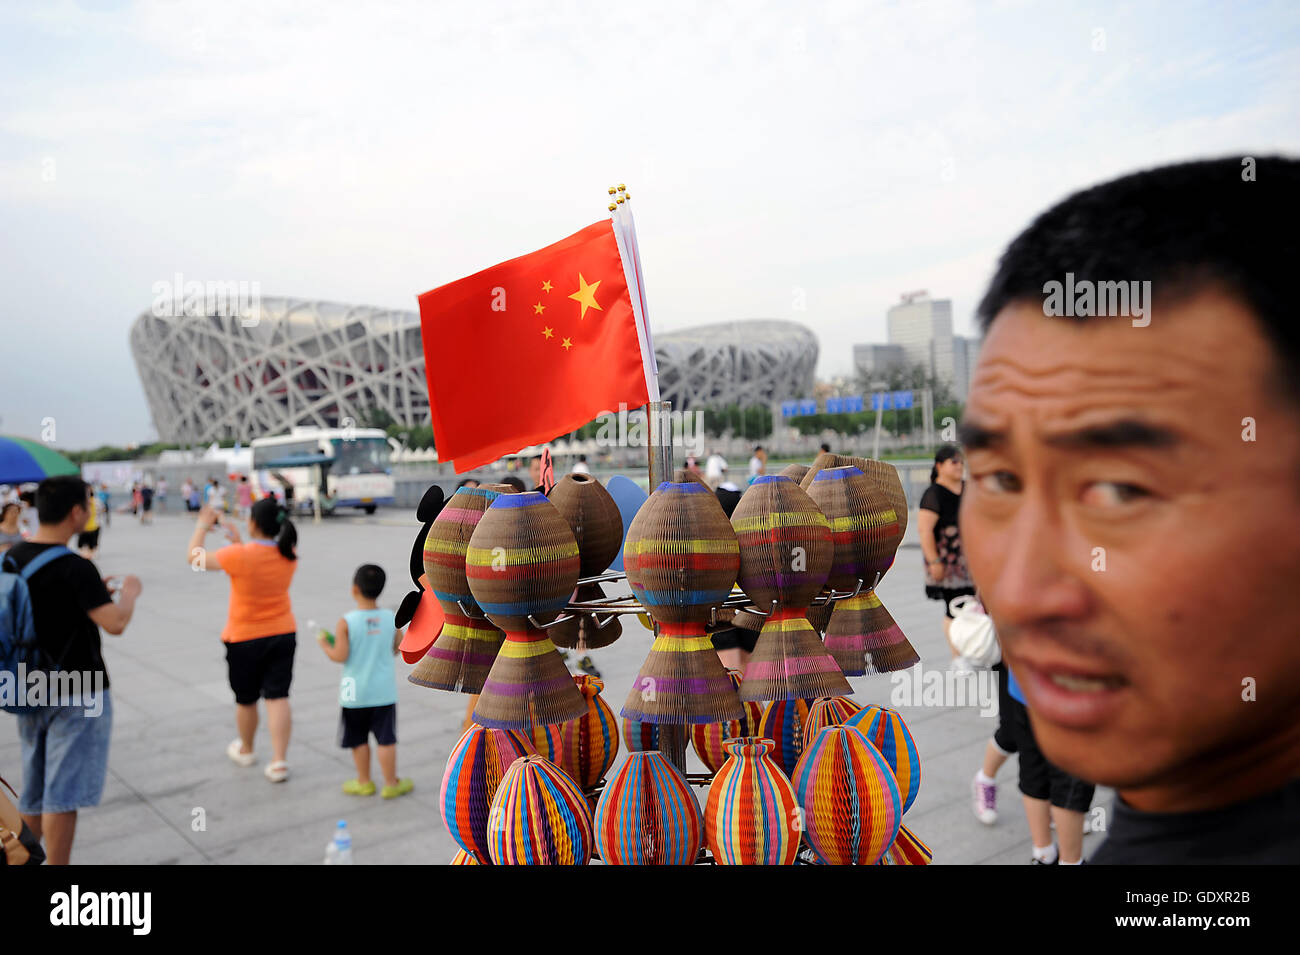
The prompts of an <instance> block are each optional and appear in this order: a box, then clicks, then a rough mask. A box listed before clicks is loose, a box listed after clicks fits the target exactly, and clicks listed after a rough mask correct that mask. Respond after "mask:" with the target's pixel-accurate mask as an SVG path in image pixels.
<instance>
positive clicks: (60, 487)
mask: <svg viewBox="0 0 1300 955" xmlns="http://www.w3.org/2000/svg"><path fill="white" fill-rule="evenodd" d="M89 494H90V485H89V484H87V483H86V482H85V481H83V480H82V479H81V478H79V477H77V476H76V475H73V474H60V475H58V476H57V477H47V478H46V479H45V480H44V481H42V482H41V483H40V484H38V485H37V486H36V519H37V520H39V521H40V522H41V523H42V524H58V523H60V522H61V521H62V520H63V519H64V518H65V517H67V516H68V515H69V514H70V513H72V509H73V508H74V507H76V506H77V505H78V504H80V505H81V506H82V507H85V506H86V497H87V496H88V495H89Z"/></svg>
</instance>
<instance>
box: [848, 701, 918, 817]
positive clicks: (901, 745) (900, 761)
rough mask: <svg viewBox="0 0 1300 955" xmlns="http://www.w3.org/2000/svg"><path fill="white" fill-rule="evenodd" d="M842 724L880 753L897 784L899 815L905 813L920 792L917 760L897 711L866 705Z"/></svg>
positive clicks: (910, 739)
mask: <svg viewBox="0 0 1300 955" xmlns="http://www.w3.org/2000/svg"><path fill="white" fill-rule="evenodd" d="M844 723H845V725H846V726H852V727H854V728H855V729H858V730H861V731H862V733H863V735H864V736H866V737H867V739H869V740H871V744H872V745H873V746H875V747H876V749H877V750H879V751H880V755H881V756H883V757H885V762H886V763H888V764H889V768H890V769H891V770H892V771H893V773H894V778H895V779H896V780H897V781H898V791H899V793H901V794H902V797H903V812H907V810H908V809H910V808H911V807H912V803H914V802H916V794H917V793H918V792H920V791H921V757H920V755H919V754H918V753H917V751H916V743H915V742H913V741H912V734H911V732H910V731H909V730H908V728H907V724H906V723H904V722H903V718H902V717H901V716H899V715H898V711H897V710H891V709H889V708H888V707H884V706H876V705H875V704H870V705H868V706H864V707H863V708H862V709H861V710H860V711H859V712H857V713H855V714H853V716H851V717H849V719H847V720H845V721H844Z"/></svg>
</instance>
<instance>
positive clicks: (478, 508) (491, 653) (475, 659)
mask: <svg viewBox="0 0 1300 955" xmlns="http://www.w3.org/2000/svg"><path fill="white" fill-rule="evenodd" d="M512 491H513V489H512V488H509V487H508V486H507V485H504V484H484V485H480V486H479V487H473V488H470V487H462V488H460V489H459V490H457V491H456V493H455V494H453V495H452V496H451V500H449V501H448V502H447V503H446V505H445V506H444V507H443V509H442V510H441V511H440V512H439V514H438V516H437V518H435V519H434V521H433V523H432V524H431V525H430V526H429V533H428V534H427V535H426V536H425V539H424V573H425V577H426V579H427V580H428V581H429V589H430V590H431V591H432V592H433V596H434V597H435V598H437V600H438V603H439V604H440V605H441V606H442V610H443V614H444V616H445V620H444V621H443V625H442V632H441V633H439V634H438V637H437V639H436V640H434V642H433V646H431V647H430V648H429V651H428V653H426V654H425V656H424V658H423V659H422V660H420V662H419V663H418V664H416V666H415V669H413V670H412V671H411V672H410V674H409V675H408V676H407V679H408V680H410V681H411V682H412V683H415V684H418V685H419V686H427V687H432V688H434V689H437V690H452V691H455V692H461V693H478V692H479V691H481V690H482V689H483V681H484V680H486V679H487V675H488V671H489V670H490V669H491V668H492V662H493V661H494V660H495V659H496V656H497V651H498V650H499V649H500V647H501V641H502V640H504V639H505V634H503V633H502V632H501V631H500V630H498V629H497V628H496V627H494V626H493V625H492V622H491V621H490V620H487V619H484V617H483V611H482V609H481V608H480V607H479V605H478V603H477V602H476V601H475V600H474V595H473V594H472V593H470V588H469V581H468V580H467V579H466V576H465V551H466V550H467V549H468V547H469V539H470V537H471V536H472V535H473V533H474V529H475V528H476V527H477V526H478V523H479V520H480V519H481V518H482V517H483V513H484V512H485V511H486V510H487V509H488V507H489V505H491V503H492V502H493V501H494V500H496V499H497V497H499V496H500V495H501V494H504V493H509V492H512ZM421 599H422V600H424V599H427V598H425V597H424V596H423V595H422V596H421ZM458 600H459V601H460V605H458V604H457V601H458ZM461 605H463V606H464V608H465V610H464V611H462V610H461ZM466 611H468V612H466Z"/></svg>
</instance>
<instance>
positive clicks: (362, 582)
mask: <svg viewBox="0 0 1300 955" xmlns="http://www.w3.org/2000/svg"><path fill="white" fill-rule="evenodd" d="M387 579H388V578H387V576H385V574H384V568H382V567H380V566H379V565H378V564H362V565H361V566H360V567H358V568H357V572H356V573H355V574H353V575H352V583H354V584H356V587H357V590H359V591H361V596H363V597H365V598H366V599H367V600H374V599H375V598H376V597H378V596H379V595H380V594H382V593H383V592H384V581H385V580H387Z"/></svg>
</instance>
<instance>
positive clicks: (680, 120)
mask: <svg viewBox="0 0 1300 955" xmlns="http://www.w3.org/2000/svg"><path fill="white" fill-rule="evenodd" d="M1298 47H1300V4H1296V3H1294V2H1288V0H1282V2H1278V3H1251V4H1240V3H1231V2H1224V3H1210V2H1204V3H1199V2H1168V3H1155V2H1140V3H1090V4H1083V3H1077V4H1076V3H1066V2H1061V0H1054V2H1047V3H1022V2H1003V3H994V2H986V3H908V4H893V3H891V4H869V3H824V4H814V3H804V2H798V3H796V2H794V0H789V2H784V3H771V4H759V3H755V2H737V3H731V4H727V3H719V2H704V0H699V2H696V3H682V4H679V3H668V2H654V3H650V2H641V3H636V4H631V3H620V2H616V0H604V2H595V3H585V2H567V3H566V2H540V0H539V2H531V3H523V2H520V3H489V2H477V0H476V2H472V3H459V4H442V3H431V2H422V3H411V4H384V3H378V2H367V3H332V4H328V5H327V4H305V3H293V4H280V3H273V2H255V3H242V2H230V0H225V2H219V3H217V2H214V3H190V2H169V3H110V2H83V3H71V2H67V3H58V2H49V3H39V4H32V5H26V4H17V3H5V4H4V5H2V6H0V310H2V311H0V316H2V317H3V327H4V333H5V334H4V339H3V342H4V345H3V349H2V350H0V354H2V355H3V361H4V373H3V381H4V388H3V395H4V397H3V400H0V416H2V417H0V432H3V433H11V434H23V435H28V436H31V437H37V436H39V434H40V431H41V421H42V419H43V418H46V417H52V418H54V419H55V424H56V437H57V440H56V445H57V446H62V447H66V448H79V447H86V446H92V445H97V444H100V443H106V442H112V443H125V442H127V441H145V440H149V439H151V438H153V437H154V436H155V432H154V429H153V424H152V422H151V421H150V418H149V412H148V408H147V406H146V404H145V401H144V395H143V392H142V390H141V388H140V384H139V378H138V376H137V373H136V369H135V366H134V363H133V361H132V358H131V354H130V350H129V348H128V345H127V333H128V329H129V327H130V325H131V323H132V322H133V321H134V320H135V318H136V316H137V315H139V314H140V312H142V311H144V310H146V309H148V308H149V306H150V303H151V301H152V298H153V293H152V286H153V284H154V283H155V282H158V281H164V280H171V278H172V276H173V275H174V274H175V273H176V272H180V273H182V274H183V275H184V276H185V277H186V278H187V279H198V280H235V281H240V280H243V281H249V282H252V281H256V282H258V283H260V287H261V292H262V294H263V295H265V296H272V295H287V296H293V297H303V298H321V299H330V300H336V301H342V302H349V303H362V304H371V305H382V306H392V307H398V308H405V309H414V308H415V307H416V296H417V295H418V294H419V293H420V292H423V291H426V290H428V289H430V288H433V287H435V286H437V285H440V284H442V283H444V282H447V281H449V280H452V279H455V278H458V277H460V276H462V275H467V274H469V273H471V272H474V271H477V270H478V269H481V268H484V267H486V266H488V265H491V264H493V263H495V262H498V261H501V260H503V259H506V258H510V257H512V256H515V255H518V254H521V253H524V252H528V251H531V250H533V249H535V248H538V247H540V246H543V245H546V244H548V243H550V242H552V241H555V240H557V239H559V238H562V237H563V236H565V235H568V234H569V233H571V232H573V231H576V230H577V229H578V228H581V227H582V226H584V225H586V224H587V223H589V222H592V221H595V220H596V219H598V218H600V217H602V216H604V215H605V214H606V213H605V205H606V201H607V200H606V196H605V187H606V186H607V185H609V184H611V183H615V182H625V183H627V185H628V188H629V190H630V192H631V193H632V195H633V196H634V200H633V201H634V204H635V209H636V213H637V229H638V236H639V239H640V246H641V251H642V260H643V264H644V269H645V280H646V287H647V298H648V303H649V311H650V317H651V322H652V325H653V326H654V328H655V329H656V330H671V329H674V328H680V327H682V326H685V325H691V324H696V323H703V322H710V321H722V320H730V319H736V318H753V317H775V318H790V319H795V320H797V321H801V322H804V323H805V324H807V325H808V326H809V327H811V328H812V329H813V330H814V331H815V332H816V333H817V334H818V336H819V338H820V340H821V361H820V365H819V369H818V371H819V374H822V375H831V374H837V373H846V372H847V371H848V370H849V366H850V346H851V345H852V344H853V343H855V342H863V341H884V340H885V320H884V316H885V310H886V309H887V308H888V307H889V306H890V305H891V304H893V303H894V302H896V301H897V300H898V296H899V294H900V293H901V292H905V291H909V290H914V289H929V290H930V292H931V293H932V294H933V295H934V296H936V297H948V298H951V299H952V300H953V309H954V312H953V314H954V323H955V326H956V330H957V331H958V332H959V333H962V332H969V331H970V330H971V327H972V326H971V316H972V313H973V310H974V307H975V304H976V302H977V300H978V297H979V295H980V293H981V290H982V287H983V285H984V283H985V282H986V281H987V279H988V277H989V275H990V272H991V270H992V267H993V265H994V262H995V260H996V257H997V256H998V254H999V253H1000V251H1001V249H1002V248H1003V246H1004V245H1005V244H1006V243H1007V241H1008V240H1009V239H1010V238H1011V237H1012V236H1013V235H1014V234H1015V232H1016V231H1018V230H1019V229H1020V228H1021V227H1023V226H1024V225H1025V224H1026V223H1027V222H1028V220H1029V219H1030V217H1031V216H1032V215H1033V214H1035V213H1036V212H1038V211H1040V210H1041V209H1042V208H1043V207H1045V206H1046V205H1047V204H1049V203H1051V202H1053V201H1054V200H1056V199H1059V198H1061V197H1062V196H1064V195H1065V194H1067V193H1069V192H1071V191H1073V190H1075V189H1077V188H1079V187H1081V186H1084V185H1087V184H1089V183H1093V182H1096V181H1099V180H1102V179H1105V178H1109V177H1111V176H1113V175H1115V174H1118V173H1122V172H1125V171H1129V170H1132V169H1135V168H1138V167H1142V166H1149V165H1153V164H1158V163H1162V162H1167V161H1172V160H1179V159H1186V158H1193V157H1203V156H1212V155H1226V154H1242V155H1260V154H1264V153H1268V152H1277V151H1284V152H1289V153H1292V154H1296V153H1300V49H1298ZM1243 241H1248V239H1243ZM801 304H802V305H804V306H805V308H804V310H800V308H799V306H800V305H801Z"/></svg>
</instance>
